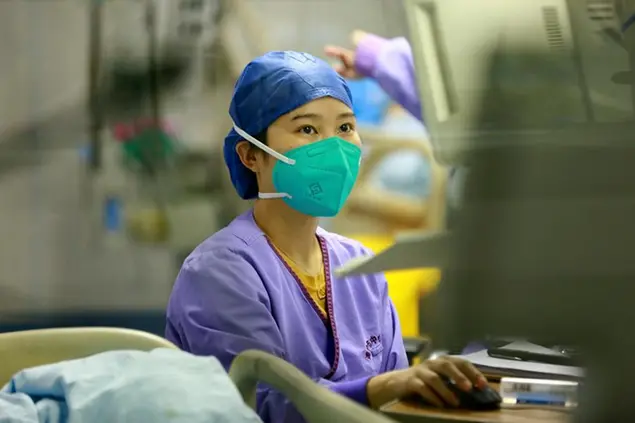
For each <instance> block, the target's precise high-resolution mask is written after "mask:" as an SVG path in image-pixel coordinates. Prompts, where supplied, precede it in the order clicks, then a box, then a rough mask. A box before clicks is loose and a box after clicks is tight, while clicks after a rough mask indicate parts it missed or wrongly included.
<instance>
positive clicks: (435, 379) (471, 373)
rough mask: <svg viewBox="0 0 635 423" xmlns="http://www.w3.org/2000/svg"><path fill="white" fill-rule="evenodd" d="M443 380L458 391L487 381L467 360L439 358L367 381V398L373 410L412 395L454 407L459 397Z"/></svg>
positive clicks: (437, 404) (433, 402) (482, 385)
mask: <svg viewBox="0 0 635 423" xmlns="http://www.w3.org/2000/svg"><path fill="white" fill-rule="evenodd" d="M443 377H445V378H449V379H451V380H452V381H454V383H455V384H456V386H457V387H458V388H459V389H462V390H465V391H470V390H471V389H472V388H474V387H476V388H479V389H481V388H484V387H486V386H487V380H486V379H485V376H483V374H482V373H481V372H479V371H478V370H477V369H476V368H475V367H474V366H473V365H472V363H470V362H469V361H466V360H463V359H460V358H456V357H440V358H437V359H434V360H426V361H424V362H423V363H421V364H419V365H417V366H413V367H410V368H408V369H404V370H396V371H393V372H388V373H384V374H381V375H379V376H375V377H374V378H372V379H371V380H370V381H369V382H368V399H369V401H370V405H371V407H373V408H378V407H380V406H382V405H383V404H385V403H387V402H389V401H392V400H395V399H400V398H404V397H408V396H412V395H419V396H421V397H422V398H423V399H424V400H426V401H427V402H428V403H430V404H432V405H435V406H437V407H445V406H450V407H457V406H458V405H459V402H458V398H456V396H455V395H454V394H453V393H452V391H450V390H449V389H448V388H447V386H446V385H445V382H444V381H443Z"/></svg>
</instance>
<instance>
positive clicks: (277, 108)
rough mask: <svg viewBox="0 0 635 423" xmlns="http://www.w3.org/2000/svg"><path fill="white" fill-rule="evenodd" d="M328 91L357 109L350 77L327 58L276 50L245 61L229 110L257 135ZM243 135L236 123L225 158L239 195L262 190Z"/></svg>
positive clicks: (241, 125) (246, 196)
mask: <svg viewBox="0 0 635 423" xmlns="http://www.w3.org/2000/svg"><path fill="white" fill-rule="evenodd" d="M322 97H333V98H335V99H337V100H340V101H341V102H342V103H344V104H346V105H347V106H348V107H350V108H351V109H353V104H352V103H353V102H352V99H351V92H350V90H349V88H348V85H347V84H346V81H345V80H344V79H343V78H342V77H341V76H339V75H338V74H337V72H335V71H334V70H333V69H332V67H331V66H330V65H329V64H328V63H326V62H325V61H324V60H321V59H318V58H317V57H314V56H311V55H310V54H308V53H297V52H294V51H272V52H270V53H267V54H265V55H263V56H260V57H258V58H257V59H254V60H253V61H252V62H251V63H249V64H248V65H247V67H245V70H243V72H242V74H241V75H240V77H239V78H238V81H237V82H236V86H235V87H234V95H233V97H232V101H231V104H230V106H229V115H230V116H231V118H232V119H233V121H234V123H235V124H236V126H238V127H239V128H240V129H242V130H243V131H245V132H247V133H248V134H249V135H252V136H257V135H259V134H260V133H262V132H263V131H265V130H266V129H267V128H268V127H269V125H271V124H272V123H273V122H274V121H275V120H276V119H278V118H279V117H280V116H282V115H285V114H287V113H289V112H291V111H293V110H295V109H297V108H298V107H301V106H303V105H304V104H306V103H308V102H310V101H313V100H316V99H318V98H322ZM241 140H242V137H241V136H240V135H238V133H237V132H236V131H235V130H234V129H233V128H232V130H230V131H229V134H227V137H225V145H224V155H225V163H226V164H227V168H228V169H229V175H230V176H231V180H232V183H233V184H234V187H236V191H237V192H238V195H240V196H241V197H242V198H243V199H251V198H255V197H257V196H258V184H257V182H256V175H255V174H254V173H253V172H252V171H251V170H249V169H248V168H246V167H245V166H244V165H243V164H242V162H241V161H240V158H239V157H238V154H237V153H236V144H237V143H238V142H239V141H241Z"/></svg>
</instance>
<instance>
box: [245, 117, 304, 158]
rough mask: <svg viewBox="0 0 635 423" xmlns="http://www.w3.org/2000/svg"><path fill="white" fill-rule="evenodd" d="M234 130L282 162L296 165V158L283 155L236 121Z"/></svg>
mask: <svg viewBox="0 0 635 423" xmlns="http://www.w3.org/2000/svg"><path fill="white" fill-rule="evenodd" d="M234 131H236V132H237V133H238V135H240V136H241V137H243V138H244V139H245V141H249V142H250V143H252V144H253V145H255V146H256V147H258V148H259V149H261V150H262V151H264V152H266V153H269V154H270V155H272V156H273V157H275V158H276V159H278V160H280V161H281V162H284V163H286V164H289V165H294V164H295V160H294V159H290V158H288V157H287V156H283V155H282V154H280V153H278V152H277V151H276V150H274V149H272V148H271V147H269V146H267V145H265V144H263V143H262V142H260V141H258V140H257V139H255V138H254V137H252V136H251V135H249V134H248V133H246V132H245V131H243V130H242V129H240V128H239V127H238V126H236V124H235V123H234Z"/></svg>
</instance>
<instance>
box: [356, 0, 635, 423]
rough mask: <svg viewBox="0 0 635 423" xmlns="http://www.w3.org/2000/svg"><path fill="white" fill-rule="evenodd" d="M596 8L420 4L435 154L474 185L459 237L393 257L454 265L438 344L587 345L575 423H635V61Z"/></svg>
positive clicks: (413, 19)
mask: <svg viewBox="0 0 635 423" xmlns="http://www.w3.org/2000/svg"><path fill="white" fill-rule="evenodd" d="M589 3H590V2H584V1H581V0H570V1H565V0H550V1H547V0H514V1H503V0H492V1H490V0H482V1H478V2H474V1H470V0H438V1H423V0H406V5H407V8H408V16H409V19H410V27H411V34H412V36H411V38H412V45H413V52H414V55H415V63H416V65H417V68H418V79H419V88H420V91H421V98H422V103H423V106H424V107H423V108H424V120H426V124H427V127H428V130H429V132H430V138H431V141H432V143H433V145H434V147H435V149H437V157H438V158H439V159H441V160H443V161H445V162H446V163H448V164H453V165H463V164H465V165H468V166H469V169H470V172H469V176H468V177H467V180H466V185H465V189H464V194H465V197H464V199H463V204H462V208H461V210H460V211H459V216H458V218H457V222H456V226H455V227H453V229H452V234H451V236H450V235H446V239H445V240H444V242H440V239H439V236H430V235H428V236H423V235H422V236H420V237H419V238H418V239H417V240H413V239H412V238H409V239H407V240H406V242H403V243H398V244H397V245H395V246H394V247H393V248H392V249H391V250H390V251H389V254H392V255H397V256H401V254H399V249H400V248H402V246H406V248H405V249H404V250H403V253H404V254H408V255H409V256H410V257H411V258H412V260H409V262H408V265H409V266H411V265H412V264H413V263H412V261H413V260H414V257H415V255H416V254H417V253H418V252H420V251H423V250H424V249H425V248H428V247H431V246H432V247H431V248H433V250H434V253H435V254H436V257H437V258H436V260H437V261H438V263H439V266H440V267H443V269H444V271H443V281H442V282H441V284H440V287H439V293H438V300H439V304H438V307H437V310H438V312H439V315H438V320H439V322H440V325H439V326H438V327H437V328H436V330H435V331H434V333H433V339H434V341H435V344H436V345H438V346H448V347H450V348H452V347H454V346H456V345H460V344H464V343H465V342H467V341H470V340H474V339H482V338H483V337H485V336H487V335H490V336H499V337H526V338H530V339H535V340H537V341H541V342H544V343H545V344H550V343H559V344H571V345H579V346H580V348H581V349H582V350H583V353H584V357H585V359H586V360H587V361H586V364H587V366H586V367H587V378H586V381H585V383H584V384H583V388H584V392H583V396H582V401H581V402H580V404H581V407H580V409H579V410H578V411H579V412H578V413H577V414H576V421H577V422H589V423H590V422H600V421H601V422H606V423H613V422H622V421H630V420H632V418H633V416H635V404H634V403H633V402H632V401H630V399H627V400H624V399H625V398H631V397H633V396H634V395H635V384H633V383H632V382H631V376H630V375H632V374H635V360H634V359H633V351H635V336H633V335H632V328H631V326H630V322H634V321H635V257H634V254H635V253H634V252H635V217H634V216H635V183H633V181H635V122H634V118H633V116H634V112H633V98H632V91H631V90H630V89H629V88H628V86H624V85H620V84H618V83H617V82H616V78H615V75H617V74H620V73H623V72H626V73H627V74H630V75H631V77H632V72H631V67H630V63H629V62H630V60H629V52H628V51H627V48H624V47H625V46H624V45H621V44H620V40H619V39H615V38H614V37H611V36H610V35H609V34H608V33H606V32H605V31H604V29H605V28H603V27H602V24H598V21H597V19H591V15H590V9H589V8H588V4H589ZM607 4H608V3H607ZM634 11H635V8H634ZM608 15H610V14H609V13H607V16H608ZM608 21H609V19H607V23H608ZM607 28H610V25H607ZM626 47H628V46H626ZM634 47H635V46H634ZM633 82H635V80H632V81H631V83H633ZM448 246H449V248H447V247H448ZM444 248H447V250H446V251H445V254H444V253H443V252H442V251H439V249H444ZM381 260H382V254H380V255H379V256H378V257H377V258H374V259H371V260H367V261H366V262H364V263H361V264H358V265H357V268H356V269H352V268H351V267H349V268H348V269H346V272H348V273H354V272H359V271H363V269H372V271H373V272H376V271H380V270H382V266H378V265H377V264H378V263H379V262H380V261H381ZM420 262H421V263H424V262H426V258H425V257H421V259H420ZM427 264H429V263H427ZM352 267H355V266H352Z"/></svg>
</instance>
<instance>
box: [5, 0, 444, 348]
mask: <svg viewBox="0 0 635 423" xmlns="http://www.w3.org/2000/svg"><path fill="white" fill-rule="evenodd" d="M356 29H362V30H364V31H368V32H371V33H375V34H377V35H380V36H384V37H388V38H392V37H399V36H406V31H407V25H406V21H405V14H404V11H403V9H402V5H401V2H396V1H393V0H346V1H337V0H320V1H315V0H288V1H280V0H257V1H255V0H254V1H249V0H231V1H229V0H228V1H224V0H162V1H160V0H157V1H145V0H136V1H131V0H110V1H107V2H101V1H93V2H92V3H91V2H85V1H77V0H55V1H21V0H4V1H1V2H0V332H1V331H9V330H16V329H24V328H34V327H57V326H76V325H82V326H91V325H104V326H122V327H130V328H136V329H142V330H146V331H150V332H154V333H158V334H163V329H164V308H165V305H166V302H167V298H168V296H169V293H170V290H171V287H172V283H173V281H174V279H175V276H176V273H177V272H178V269H179V267H180V265H181V263H182V261H183V259H184V258H185V256H187V254H188V253H189V252H190V251H191V250H192V249H193V247H195V246H196V245H197V244H198V243H199V242H200V241H202V240H203V239H204V238H206V237H208V236H209V235H211V234H213V233H214V232H215V231H217V230H218V229H219V228H221V227H222V226H224V225H225V224H227V223H228V222H229V221H230V220H231V219H232V218H234V217H235V216H236V215H237V214H238V213H240V212H241V211H243V210H245V209H247V208H248V207H249V204H248V203H246V202H244V201H241V200H239V198H238V196H237V195H236V193H235V191H234V189H233V187H232V185H231V182H230V181H229V178H228V175H227V172H226V170H225V166H224V163H223V161H222V154H221V152H222V142H223V138H224V136H225V134H226V133H227V131H228V129H229V128H230V123H231V122H230V120H229V117H228V113H227V110H228V104H229V100H230V98H231V91H232V88H233V84H234V82H235V80H236V78H237V76H238V75H239V73H240V71H241V70H242V68H243V67H244V65H245V64H246V63H247V62H248V61H249V60H251V59H252V58H254V57H256V56H257V55H259V54H262V53H263V52H265V51H268V50H282V49H293V50H300V51H307V52H309V53H312V54H315V55H318V56H321V57H324V54H323V48H324V46H325V45H326V44H334V45H341V46H345V47H351V48H352V45H351V41H350V34H351V32H352V31H353V30H356ZM351 87H352V89H353V92H354V96H355V104H356V108H357V110H356V113H357V115H358V119H359V121H360V125H361V126H362V129H361V131H362V135H363V139H364V142H365V148H366V151H365V154H366V160H365V162H364V163H365V164H364V168H363V169H362V175H361V177H360V182H359V183H358V185H357V187H356V191H355V192H354V193H353V195H352V197H351V200H350V201H349V203H348V205H347V206H346V209H345V210H344V211H343V212H342V213H341V214H340V215H339V216H338V217H337V218H335V219H332V220H325V221H324V222H323V224H324V226H325V227H326V228H327V229H330V230H333V231H336V232H339V233H342V234H344V235H347V236H351V237H355V238H357V239H359V240H361V241H362V242H364V243H365V244H366V245H368V246H369V247H370V248H372V249H374V250H377V251H379V250H381V249H383V248H384V247H386V246H388V245H390V244H391V243H392V240H393V235H394V234H395V232H397V231H400V230H411V229H412V230H434V229H435V228H436V227H438V226H439V225H440V224H441V223H440V220H442V219H441V218H440V216H442V215H443V213H444V208H445V204H444V199H445V195H444V192H445V180H446V170H445V169H444V168H443V167H441V166H439V165H438V164H436V163H434V162H433V160H431V154H430V146H429V144H428V142H427V139H426V131H425V128H424V127H423V126H422V125H421V124H420V123H419V121H418V120H417V119H415V118H414V117H412V116H411V115H409V114H408V112H406V111H404V110H403V109H401V108H400V107H399V106H397V105H396V104H394V103H392V102H391V101H390V99H389V98H388V97H387V95H386V94H385V93H384V92H382V91H381V89H380V88H379V87H378V86H377V85H376V84H375V83H374V82H373V81H370V80H356V81H354V82H353V83H352V85H351ZM437 280H438V274H437V271H436V270H422V271H409V272H393V273H391V274H389V283H390V286H391V296H392V297H393V300H394V301H395V303H396V305H397V308H398V310H399V314H400V316H401V320H402V326H403V330H404V335H406V336H408V335H414V334H417V333H419V331H420V318H421V316H420V314H419V300H420V299H421V298H425V297H426V296H428V295H429V294H430V293H431V292H432V291H433V290H434V288H435V286H436V283H437ZM404 281H406V282H407V283H405V282H404Z"/></svg>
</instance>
